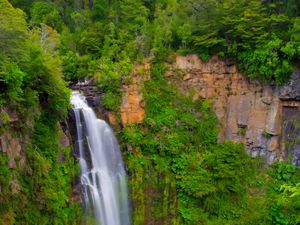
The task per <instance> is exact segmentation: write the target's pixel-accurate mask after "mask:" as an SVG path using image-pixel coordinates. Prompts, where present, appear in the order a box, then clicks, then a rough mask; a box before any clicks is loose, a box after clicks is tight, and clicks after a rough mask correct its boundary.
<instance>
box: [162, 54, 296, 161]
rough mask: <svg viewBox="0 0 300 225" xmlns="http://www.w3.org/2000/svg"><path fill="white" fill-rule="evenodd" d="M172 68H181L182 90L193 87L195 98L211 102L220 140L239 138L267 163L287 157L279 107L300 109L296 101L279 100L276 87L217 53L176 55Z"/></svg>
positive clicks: (282, 120) (280, 108) (237, 140)
mask: <svg viewBox="0 0 300 225" xmlns="http://www.w3.org/2000/svg"><path fill="white" fill-rule="evenodd" d="M171 70H172V71H173V73H174V72H175V71H176V70H177V71H178V70H179V71H181V72H182V74H183V75H182V79H181V80H180V81H179V86H180V89H181V91H182V92H183V93H189V92H190V90H191V89H192V90H193V93H194V96H193V98H194V99H199V98H202V99H209V100H211V101H212V102H213V103H214V109H215V112H216V114H217V117H218V118H219V121H220V122H221V131H220V135H219V141H220V142H221V141H223V140H225V139H227V140H231V141H234V142H242V143H244V144H245V145H246V148H247V150H248V151H249V152H250V153H251V154H252V155H253V156H256V155H261V156H265V158H266V159H267V162H268V163H272V162H273V161H274V160H276V159H283V158H285V157H286V151H287V149H285V147H284V145H283V144H282V143H283V141H284V140H283V138H282V136H283V132H284V130H283V126H282V124H283V123H284V121H286V120H289V118H285V117H284V116H283V114H282V110H283V108H284V107H294V109H295V110H296V111H299V106H300V102H299V101H294V100H292V101H291V99H290V100H288V101H286V100H282V99H281V98H280V88H279V87H271V86H267V85H263V84H262V83H260V82H259V81H258V80H255V79H250V78H248V77H246V76H244V75H242V74H240V73H239V72H238V70H237V68H236V67H235V66H234V65H230V64H226V63H225V62H224V61H222V60H220V59H219V58H218V57H212V58H211V59H210V60H209V61H208V62H205V63H204V62H201V61H200V60H199V58H198V57H197V56H196V55H189V56H177V58H176V62H175V63H174V64H173V65H172V67H171ZM170 73H171V72H170V71H168V74H170ZM168 76H170V75H168ZM287 105H288V106H287Z"/></svg>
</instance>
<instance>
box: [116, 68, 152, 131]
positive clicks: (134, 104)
mask: <svg viewBox="0 0 300 225" xmlns="http://www.w3.org/2000/svg"><path fill="white" fill-rule="evenodd" d="M149 69H150V65H149V64H145V65H143V66H141V65H139V66H136V67H135V69H134V71H133V72H132V76H131V81H129V82H128V84H125V85H123V87H122V92H123V98H122V104H121V110H120V112H121V122H122V124H123V125H126V124H133V123H140V122H142V121H143V119H144V117H145V110H144V101H143V95H142V88H143V83H144V81H145V80H148V79H149Z"/></svg>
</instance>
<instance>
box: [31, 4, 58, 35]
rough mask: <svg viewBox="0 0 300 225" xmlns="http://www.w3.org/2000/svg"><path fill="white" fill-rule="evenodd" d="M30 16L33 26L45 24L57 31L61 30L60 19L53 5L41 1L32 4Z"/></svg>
mask: <svg viewBox="0 0 300 225" xmlns="http://www.w3.org/2000/svg"><path fill="white" fill-rule="evenodd" d="M30 15H31V22H32V23H33V24H40V23H45V24H47V25H49V26H51V27H53V28H55V29H57V30H61V29H62V25H63V24H62V19H61V17H60V14H59V12H58V10H57V9H56V8H55V6H54V4H53V3H49V2H43V1H35V2H33V4H32V6H31V9H30Z"/></svg>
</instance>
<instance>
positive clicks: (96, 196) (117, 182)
mask: <svg viewBox="0 0 300 225" xmlns="http://www.w3.org/2000/svg"><path fill="white" fill-rule="evenodd" d="M71 103H72V105H73V110H74V114H75V119H76V127H77V148H78V157H79V164H80V170H81V185H82V200H83V204H84V208H85V211H86V213H87V215H93V216H94V221H95V224H97V225H130V218H129V204H128V191H127V179H126V173H125V170H124V165H123V162H122V158H121V153H120V149H119V146H118V143H117V140H116V138H115V136H114V133H113V131H112V130H111V128H110V127H109V126H108V125H107V124H106V123H105V122H104V121H103V120H100V119H97V118H96V115H95V113H94V111H93V110H92V109H91V108H90V107H89V106H88V105H87V103H86V101H85V98H84V97H83V96H82V95H80V94H79V93H78V92H73V94H72V97H71Z"/></svg>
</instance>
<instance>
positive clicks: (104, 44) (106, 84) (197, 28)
mask: <svg viewBox="0 0 300 225" xmlns="http://www.w3.org/2000/svg"><path fill="white" fill-rule="evenodd" d="M10 3H11V4H12V5H13V6H14V7H13V6H12V5H11V4H10ZM10 3H9V2H8V1H7V0H0V51H1V52H0V88H1V92H0V107H1V112H0V125H1V128H0V132H4V131H5V132H8V131H10V132H12V133H13V134H14V135H16V136H18V135H20V133H22V134H23V135H25V134H26V135H28V136H29V140H30V141H28V143H26V144H25V146H26V150H25V154H26V159H27V166H26V167H25V168H21V167H19V166H17V167H16V168H13V169H8V168H7V160H8V159H7V156H6V154H5V153H0V160H1V164H0V181H1V192H0V200H1V206H0V224H76V223H79V221H80V213H79V211H80V210H79V208H78V205H76V204H75V203H70V202H69V197H70V191H71V190H70V189H71V182H72V179H73V177H74V175H75V174H76V166H75V162H74V160H73V158H72V157H70V149H69V148H64V147H62V146H61V145H60V144H59V136H60V133H61V132H62V131H61V128H60V126H59V123H58V122H59V121H62V120H63V119H64V118H65V117H66V113H67V110H68V108H69V95H70V91H69V89H68V88H67V87H66V86H67V84H66V82H65V81H68V82H74V81H77V80H80V79H81V80H83V79H84V78H87V77H88V78H93V79H94V80H95V82H96V83H97V85H98V87H99V91H101V92H103V93H104V94H105V96H104V99H103V105H104V107H106V108H107V109H108V110H113V111H115V112H116V113H118V111H119V106H120V102H121V97H122V93H121V89H120V87H121V85H122V84H124V83H127V82H130V73H131V71H132V69H133V65H134V64H137V63H143V62H144V61H145V60H147V61H148V62H151V64H152V68H151V74H150V76H151V79H150V80H148V81H147V82H145V85H144V87H143V91H144V97H145V107H146V118H145V119H144V121H143V123H142V124H139V125H134V126H128V127H124V128H123V129H122V130H121V131H120V141H121V144H122V146H123V149H124V157H125V159H126V162H127V165H128V170H129V174H130V186H131V190H132V198H133V203H134V224H135V225H138V224H141V225H142V224H145V223H152V222H153V223H156V224H174V225H176V224H185V225H191V224H195V225H199V224H299V223H300V218H299V210H300V205H299V197H300V196H299V185H298V186H296V184H297V183H299V182H300V178H299V171H298V169H297V168H296V167H294V166H292V165H289V164H286V163H278V164H275V165H274V166H273V167H272V168H266V167H265V166H263V164H262V163H259V162H258V161H257V160H253V159H251V158H250V157H249V156H248V155H247V154H246V153H245V151H244V147H243V146H242V145H241V144H233V143H230V142H225V143H221V144H218V143H217V135H218V121H217V118H216V116H215V114H214V112H213V111H212V109H211V106H210V103H209V102H206V101H195V102H194V101H192V100H191V98H190V97H189V96H186V95H183V94H181V93H179V92H178V90H177V88H176V82H173V83H169V81H167V80H166V78H165V77H164V76H163V74H164V72H165V69H166V68H165V66H164V62H169V61H170V60H172V57H170V56H171V55H172V54H173V53H177V54H188V53H197V54H198V55H199V56H200V58H201V59H202V60H204V61H205V60H208V59H209V57H210V56H212V55H218V56H219V57H220V58H226V59H230V60H232V61H233V62H235V63H236V64H237V65H238V66H239V68H240V70H241V71H242V72H244V73H245V74H247V75H248V76H249V77H253V78H260V79H261V80H263V81H265V82H269V83H270V84H273V83H275V84H277V85H279V84H282V83H284V82H285V81H287V79H288V77H289V76H290V74H291V73H292V72H293V70H294V67H295V66H297V61H298V60H299V57H300V34H299V31H300V3H299V2H298V1H296V0H265V1H264V0H261V1H258V0H193V1H181V0H126V1H125V0H118V1H111V0H89V1H88V0H75V1H71V0H67V1H61V0H51V1H36V0H26V1H25V0H11V1H10ZM17 8H20V9H22V10H23V11H22V10H20V9H17ZM139 73H140V76H143V73H144V72H143V71H139ZM62 78H64V80H65V81H63V79H62ZM7 108H9V109H12V110H15V111H16V112H17V114H18V121H16V122H14V123H11V122H10V121H9V120H10V119H9V115H8V114H7V113H6V111H5V109H7ZM158 112H159V113H158ZM16 131H18V132H16ZM61 155H63V157H62V158H63V160H60V161H59V160H57V159H58V158H59V157H58V156H61ZM14 179H15V180H17V181H18V183H19V184H20V190H21V191H20V192H21V193H18V194H13V193H11V192H10V186H11V180H14Z"/></svg>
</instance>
